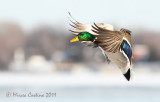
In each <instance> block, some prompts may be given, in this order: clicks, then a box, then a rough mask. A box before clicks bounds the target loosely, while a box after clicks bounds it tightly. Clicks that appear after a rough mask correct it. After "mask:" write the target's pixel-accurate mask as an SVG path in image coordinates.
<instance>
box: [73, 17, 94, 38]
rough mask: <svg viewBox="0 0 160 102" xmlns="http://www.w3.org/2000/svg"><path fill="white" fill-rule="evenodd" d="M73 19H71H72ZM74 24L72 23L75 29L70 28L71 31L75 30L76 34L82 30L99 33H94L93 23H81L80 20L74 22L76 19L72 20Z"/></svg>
mask: <svg viewBox="0 0 160 102" xmlns="http://www.w3.org/2000/svg"><path fill="white" fill-rule="evenodd" d="M70 21H71V20H70ZM71 23H72V24H70V25H71V26H72V27H73V28H75V29H72V30H70V31H71V32H73V33H74V34H78V33H80V32H89V33H91V34H93V35H97V34H96V33H94V32H93V31H92V30H91V29H92V26H91V24H84V23H80V22H77V21H76V22H74V21H71Z"/></svg>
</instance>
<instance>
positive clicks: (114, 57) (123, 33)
mask: <svg viewBox="0 0 160 102" xmlns="http://www.w3.org/2000/svg"><path fill="white" fill-rule="evenodd" d="M72 23H73V24H74V25H72V26H73V27H74V28H76V29H75V30H71V31H72V32H74V33H75V34H78V33H80V32H89V33H91V34H93V35H95V36H96V37H97V38H96V39H95V41H94V44H96V45H97V46H99V47H100V48H101V50H103V52H104V53H105V54H106V56H107V58H108V59H109V60H111V61H112V62H114V63H115V64H116V65H117V66H118V68H119V69H120V70H121V71H122V73H123V75H124V76H125V77H126V79H127V80H130V78H131V69H132V57H131V56H132V53H131V54H130V53H129V54H128V53H126V52H125V51H124V49H123V48H121V47H123V46H122V43H123V41H125V42H126V43H128V47H129V48H130V50H129V51H130V52H131V39H130V33H131V32H130V31H129V30H127V29H121V30H120V31H114V28H113V26H112V25H111V24H104V23H98V24H94V25H90V24H83V23H79V22H77V21H76V22H72ZM85 42H86V41H85Z"/></svg>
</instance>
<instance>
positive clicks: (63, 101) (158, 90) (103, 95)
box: [0, 86, 160, 102]
mask: <svg viewBox="0 0 160 102" xmlns="http://www.w3.org/2000/svg"><path fill="white" fill-rule="evenodd" d="M7 92H10V93H13V92H15V93H18V94H28V93H30V92H31V93H33V94H34V93H38V94H44V95H46V93H56V94H54V95H53V96H54V97H15V96H14V97H13V96H10V97H6V93H7ZM0 96H1V98H0V102H160V87H158V86H155V87H150V86H97V87H96V86H78V87H76V86H74V87H73V86H72V87H69V86H67V87H65V86H60V87H57V86H41V87H39V86H34V87H31V86H1V87H0Z"/></svg>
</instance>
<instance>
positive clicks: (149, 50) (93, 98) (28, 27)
mask: <svg viewBox="0 0 160 102" xmlns="http://www.w3.org/2000/svg"><path fill="white" fill-rule="evenodd" d="M159 3H160V2H159V1H158V0H148V1H146V0H141V1H138V0H132V1H131V0H119V1H117V0H95V1H93V0H80V1H78V0H66V1H65V0H34V1H33V0H14V1H11V0H0V97H1V98H0V101H2V102H10V101H11V100H12V101H13V102H22V101H23V102H28V101H34V102H35V101H37V102H39V101H46V102H48V101H54V102H80V101H83V102H99V101H100V102H106V101H107V102H128V101H130V102H151V101H152V102H159V101H160V99H159V97H160V81H159V80H160V45H159V44H160V23H159V21H160V20H159V18H160V13H159V12H158V10H159V9H160V7H159ZM68 11H69V12H71V14H72V16H73V17H74V18H75V19H76V20H77V21H79V22H82V23H88V24H93V22H96V23H109V24H112V25H113V26H114V27H115V29H116V30H119V29H120V28H127V29H130V30H131V31H132V43H133V56H134V59H133V77H132V80H131V81H130V82H127V80H126V79H125V78H124V77H123V75H122V73H121V72H120V70H119V69H118V68H117V66H116V65H115V64H113V63H110V64H108V63H107V62H106V61H105V58H104V56H103V55H102V53H101V51H100V49H98V48H92V47H87V46H86V45H84V44H81V43H80V42H76V43H70V42H69V40H70V39H72V38H73V37H74V36H73V35H72V33H71V32H69V31H68V29H72V28H71V27H70V26H69V20H68V17H69V15H68ZM7 92H11V93H12V92H17V93H19V94H27V93H29V92H32V93H39V94H43V93H47V92H52V93H56V97H55V98H39V97H38V98H37V97H36V98H24V97H9V98H8V97H6V93H7Z"/></svg>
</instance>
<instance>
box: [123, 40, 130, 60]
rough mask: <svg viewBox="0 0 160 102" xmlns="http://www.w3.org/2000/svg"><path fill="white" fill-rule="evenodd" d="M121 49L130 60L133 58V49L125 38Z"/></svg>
mask: <svg viewBox="0 0 160 102" xmlns="http://www.w3.org/2000/svg"><path fill="white" fill-rule="evenodd" d="M121 49H122V50H123V51H124V52H125V54H126V55H127V57H128V58H129V60H131V57H132V50H131V47H130V46H129V44H128V43H127V42H126V41H125V40H124V41H123V42H122V45H121Z"/></svg>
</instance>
